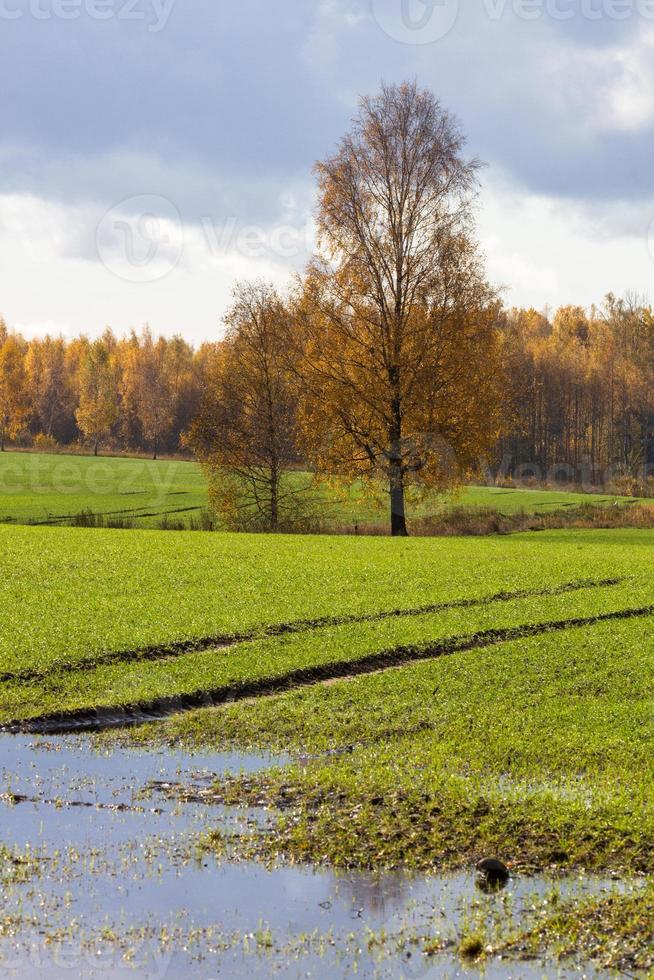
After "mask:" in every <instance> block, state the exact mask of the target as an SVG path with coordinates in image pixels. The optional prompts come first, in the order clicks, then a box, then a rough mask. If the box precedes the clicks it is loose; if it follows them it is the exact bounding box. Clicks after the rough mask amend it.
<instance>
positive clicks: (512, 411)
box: [0, 295, 654, 485]
mask: <svg viewBox="0 0 654 980" xmlns="http://www.w3.org/2000/svg"><path fill="white" fill-rule="evenodd" d="M497 331H498V334H499V336H500V338H501V352H502V356H501V358H500V361H501V364H502V365H503V370H504V378H503V385H504V390H505V393H506V394H505V398H504V414H505V419H504V435H503V436H502V438H501V439H500V440H499V443H498V445H497V451H496V454H495V458H494V459H492V460H489V461H488V463H489V464H490V467H491V470H492V472H493V473H494V474H496V473H497V472H498V471H499V472H500V473H501V475H502V476H503V477H510V476H511V475H519V476H520V477H522V478H526V477H529V476H530V475H533V476H534V477H535V478H536V479H546V478H550V479H552V478H555V479H558V480H560V481H562V482H565V481H566V480H568V481H570V482H575V483H581V482H587V483H589V484H596V485H600V484H603V483H606V482H607V481H608V480H609V479H610V478H612V477H620V478H622V479H623V480H625V479H628V474H632V475H633V476H634V477H637V478H640V477H641V476H642V472H643V468H644V467H645V468H647V469H648V470H649V469H651V470H652V472H654V384H653V381H654V313H653V312H652V309H651V307H650V306H649V305H647V304H646V303H644V302H643V301H642V300H639V299H638V298H635V297H627V298H626V299H616V298H615V297H613V296H611V295H609V296H608V297H607V298H606V300H605V301H604V303H603V304H602V305H601V306H600V307H597V308H595V307H593V308H591V309H590V310H584V309H582V308H581V307H578V306H564V307H561V308H560V309H559V310H557V311H556V312H555V313H554V314H552V315H548V313H547V312H537V311H536V310H534V309H529V310H525V309H511V310H503V311H500V312H499V313H498V315H497ZM221 344H222V342H221V341H217V342H215V343H206V344H203V345H202V346H201V347H199V348H198V349H194V348H193V347H192V346H191V345H189V344H188V343H187V342H186V341H185V340H184V339H183V338H182V337H181V336H176V337H173V338H172V339H166V338H164V337H155V336H153V334H152V332H151V331H150V330H149V329H147V328H146V329H144V330H143V331H142V332H141V334H136V333H134V332H132V333H131V334H130V335H129V336H127V337H123V338H117V337H116V336H115V335H114V333H113V332H112V331H111V330H109V329H107V330H106V331H105V333H104V334H103V335H102V337H100V338H99V339H97V340H90V339H88V338H87V337H84V336H82V337H78V338H76V339H74V340H65V339H64V338H63V337H51V336H46V337H44V338H40V339H35V340H31V341H27V340H25V339H24V338H23V337H22V336H21V335H20V334H19V333H16V332H13V331H11V330H10V329H9V328H8V327H7V326H6V324H5V323H4V322H3V321H2V320H0V437H1V440H2V444H3V446H5V445H6V444H7V443H8V442H12V443H13V444H15V445H17V446H22V447H29V446H35V447H37V448H39V447H40V448H43V449H56V448H58V447H61V448H68V449H71V448H75V449H80V450H86V451H88V452H93V451H98V450H100V449H102V450H104V451H120V452H134V453H146V452H147V453H151V454H153V455H156V454H158V453H167V454H175V453H179V452H188V447H187V444H186V443H185V434H187V433H188V432H189V431H190V428H191V425H192V422H193V420H194V418H195V416H196V414H197V412H198V409H199V406H200V403H201V399H202V395H203V392H205V391H206V389H207V387H208V386H210V384H211V378H212V371H213V366H214V364H215V362H216V360H217V359H218V358H219V357H220V350H221Z"/></svg>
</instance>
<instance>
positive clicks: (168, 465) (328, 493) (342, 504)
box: [0, 453, 635, 528]
mask: <svg viewBox="0 0 654 980" xmlns="http://www.w3.org/2000/svg"><path fill="white" fill-rule="evenodd" d="M294 479H295V481H296V482H297V484H298V486H304V487H308V486H309V485H310V483H311V478H310V476H309V474H306V473H297V474H295V477H294ZM307 493H308V495H309V497H310V498H311V500H312V501H313V503H314V505H315V510H316V513H317V514H319V515H320V519H321V521H322V522H323V523H324V524H326V525H327V526H330V525H333V526H335V527H345V528H348V527H350V528H351V527H352V526H353V525H355V524H359V525H365V524H383V523H384V522H385V521H386V520H387V514H386V509H385V507H386V501H385V499H384V497H383V495H381V497H380V499H379V500H373V499H371V498H370V496H369V495H364V494H363V493H362V490H361V487H360V486H358V485H357V484H355V485H353V486H352V487H350V488H348V489H346V490H340V491H336V490H334V489H332V488H330V487H327V486H318V487H312V488H311V489H309V490H308V491H307ZM589 501H590V502H591V503H593V504H596V505H602V504H612V503H614V502H616V501H618V502H620V503H623V504H629V503H632V504H633V503H634V502H635V501H634V498H624V497H623V498H619V497H618V498H616V497H614V496H610V495H607V494H605V495H600V494H593V495H592V496H589V495H588V494H582V493H568V492H564V491H555V490H553V491H549V490H545V491H543V490H528V489H525V490H523V489H507V488H504V487H466V488H464V489H463V490H462V491H461V492H460V493H459V494H456V495H454V496H448V497H443V496H442V495H437V494H431V495H428V496H427V497H426V498H423V499H420V500H412V499H411V496H409V504H408V511H409V516H410V517H413V518H419V517H426V516H431V515H433V514H437V513H439V512H442V511H443V509H444V508H445V509H447V508H451V507H458V506H462V507H466V508H471V509H486V508H492V509H494V510H497V511H499V513H501V514H504V515H511V514H515V513H517V512H525V513H528V514H532V513H533V514H551V513H553V512H561V511H563V512H564V511H565V510H566V509H569V508H574V507H578V506H580V505H582V504H585V503H588V502H589ZM207 505H208V501H207V488H206V482H205V479H204V476H203V474H202V471H201V470H200V467H199V466H198V465H197V464H196V463H192V462H185V461H183V460H156V461H155V460H145V459H126V458H122V457H106V458H99V459H95V458H94V457H88V456H64V455H46V454H39V453H1V454H0V523H11V524H44V525H54V526H57V525H66V524H70V523H74V522H75V520H78V519H79V518H80V515H81V516H82V519H83V520H84V519H86V517H87V516H88V515H89V514H93V515H97V516H98V517H100V518H101V519H102V521H104V522H105V523H107V524H109V525H111V524H114V525H121V524H124V525H126V526H128V527H134V528H157V527H159V526H160V525H161V524H162V522H164V523H165V524H167V525H168V526H171V525H172V526H173V527H177V526H178V525H179V526H183V527H189V526H192V525H194V524H196V525H197V524H198V523H199V522H200V521H201V518H202V515H203V512H205V511H206V509H207Z"/></svg>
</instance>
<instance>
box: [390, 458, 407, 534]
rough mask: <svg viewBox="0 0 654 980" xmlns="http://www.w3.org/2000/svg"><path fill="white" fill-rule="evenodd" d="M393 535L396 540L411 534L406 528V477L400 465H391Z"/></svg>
mask: <svg viewBox="0 0 654 980" xmlns="http://www.w3.org/2000/svg"><path fill="white" fill-rule="evenodd" d="M390 490H391V534H392V535H393V537H394V538H406V537H407V536H408V534H409V532H408V531H407V527H406V513H405V509H404V477H403V474H402V468H401V466H400V465H399V464H398V463H391V472H390Z"/></svg>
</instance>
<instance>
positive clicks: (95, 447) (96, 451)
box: [93, 439, 98, 456]
mask: <svg viewBox="0 0 654 980" xmlns="http://www.w3.org/2000/svg"><path fill="white" fill-rule="evenodd" d="M93 455H94V456H97V455H98V440H97V439H96V440H95V445H94V446H93Z"/></svg>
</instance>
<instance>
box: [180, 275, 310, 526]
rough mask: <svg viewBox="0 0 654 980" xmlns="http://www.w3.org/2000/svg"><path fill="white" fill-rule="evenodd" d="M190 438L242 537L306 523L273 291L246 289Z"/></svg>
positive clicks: (221, 512)
mask: <svg viewBox="0 0 654 980" xmlns="http://www.w3.org/2000/svg"><path fill="white" fill-rule="evenodd" d="M225 323H226V325H227V333H226V335H225V338H224V340H223V341H222V343H221V345H220V348H219V350H218V352H217V355H216V356H215V358H214V359H213V363H212V367H211V371H210V374H209V377H208V379H207V381H206V388H205V392H204V396H203V399H202V403H201V407H200V412H199V414H198V416H197V418H196V419H195V422H194V424H193V426H192V429H191V434H190V438H189V442H190V445H191V446H192V448H193V450H194V451H195V454H196V456H197V457H198V459H199V460H200V462H201V463H202V465H203V468H204V470H205V472H206V473H207V476H208V481H209V495H210V502H211V505H212V507H213V509H214V510H215V511H216V512H217V514H218V516H219V517H220V518H221V520H222V522H223V524H224V525H226V526H227V527H230V528H233V529H238V530H269V531H278V530H293V529H294V527H297V526H298V522H300V521H301V520H302V517H303V513H304V512H303V508H302V506H301V499H302V498H301V492H302V490H301V484H300V482H299V481H298V478H297V475H296V474H295V473H294V472H293V467H294V465H295V464H296V463H297V439H296V435H297V434H296V402H297V395H296V387H295V384H294V378H293V374H292V371H291V369H290V365H289V349H290V343H289V335H290V318H289V314H288V311H287V309H286V307H285V305H284V303H283V301H282V300H281V298H280V297H279V296H278V294H277V293H276V291H275V289H274V287H273V286H271V285H269V284H267V283H265V282H250V283H241V284H240V285H238V286H237V287H236V289H235V291H234V299H233V303H232V306H231V308H230V309H229V311H228V313H227V315H226V316H225Z"/></svg>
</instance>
